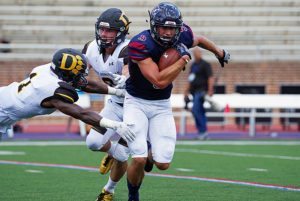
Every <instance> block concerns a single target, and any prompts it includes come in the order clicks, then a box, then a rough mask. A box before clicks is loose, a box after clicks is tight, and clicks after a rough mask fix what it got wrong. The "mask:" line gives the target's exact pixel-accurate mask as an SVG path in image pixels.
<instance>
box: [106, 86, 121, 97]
mask: <svg viewBox="0 0 300 201" xmlns="http://www.w3.org/2000/svg"><path fill="white" fill-rule="evenodd" d="M125 93H126V90H125V89H116V88H114V87H110V86H108V92H107V94H110V95H116V96H119V97H125Z"/></svg>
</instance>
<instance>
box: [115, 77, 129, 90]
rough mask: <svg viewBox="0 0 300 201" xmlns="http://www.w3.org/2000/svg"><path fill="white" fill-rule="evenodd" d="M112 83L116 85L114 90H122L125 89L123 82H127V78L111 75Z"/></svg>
mask: <svg viewBox="0 0 300 201" xmlns="http://www.w3.org/2000/svg"><path fill="white" fill-rule="evenodd" d="M113 78H114V83H116V86H115V88H117V89H124V88H125V84H126V83H125V82H126V80H127V77H126V76H125V75H119V74H113Z"/></svg>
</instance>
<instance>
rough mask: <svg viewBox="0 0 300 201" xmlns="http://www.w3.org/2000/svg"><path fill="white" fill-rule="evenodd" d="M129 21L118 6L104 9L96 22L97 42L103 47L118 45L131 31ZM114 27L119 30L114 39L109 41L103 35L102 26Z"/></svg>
mask: <svg viewBox="0 0 300 201" xmlns="http://www.w3.org/2000/svg"><path fill="white" fill-rule="evenodd" d="M130 23H131V22H130V21H129V19H128V17H127V16H126V15H125V13H124V12H122V11H121V10H120V9H118V8H109V9H107V10H106V11H104V12H103V13H102V14H101V15H100V16H99V17H98V18H97V22H96V24H95V36H96V42H97V44H98V47H99V51H100V50H101V48H108V47H111V46H113V45H118V44H120V43H121V42H123V41H124V40H125V36H126V35H127V34H128V31H129V24H130ZM102 27H103V28H107V29H113V30H116V31H117V35H116V37H115V38H114V40H112V42H111V41H109V42H108V41H107V40H106V39H105V38H102V37H101V34H100V28H102Z"/></svg>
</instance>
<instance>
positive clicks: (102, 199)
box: [96, 188, 114, 201]
mask: <svg viewBox="0 0 300 201" xmlns="http://www.w3.org/2000/svg"><path fill="white" fill-rule="evenodd" d="M113 195H114V194H113V193H110V192H108V191H106V190H105V189H104V188H103V189H102V191H101V193H100V194H99V195H98V197H97V199H96V201H112V200H113Z"/></svg>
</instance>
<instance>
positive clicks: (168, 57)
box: [158, 48, 181, 71]
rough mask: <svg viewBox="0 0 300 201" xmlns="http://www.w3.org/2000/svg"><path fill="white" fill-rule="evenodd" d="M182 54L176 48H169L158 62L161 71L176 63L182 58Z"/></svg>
mask: <svg viewBox="0 0 300 201" xmlns="http://www.w3.org/2000/svg"><path fill="white" fill-rule="evenodd" d="M180 57H181V56H180V54H179V53H178V51H177V50H176V49H175V48H169V49H167V50H166V51H165V52H164V53H163V54H162V55H161V57H160V59H159V62H158V68H159V71H162V70H163V69H165V68H167V67H169V66H171V65H172V64H174V63H175V62H176V61H178V59H180Z"/></svg>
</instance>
